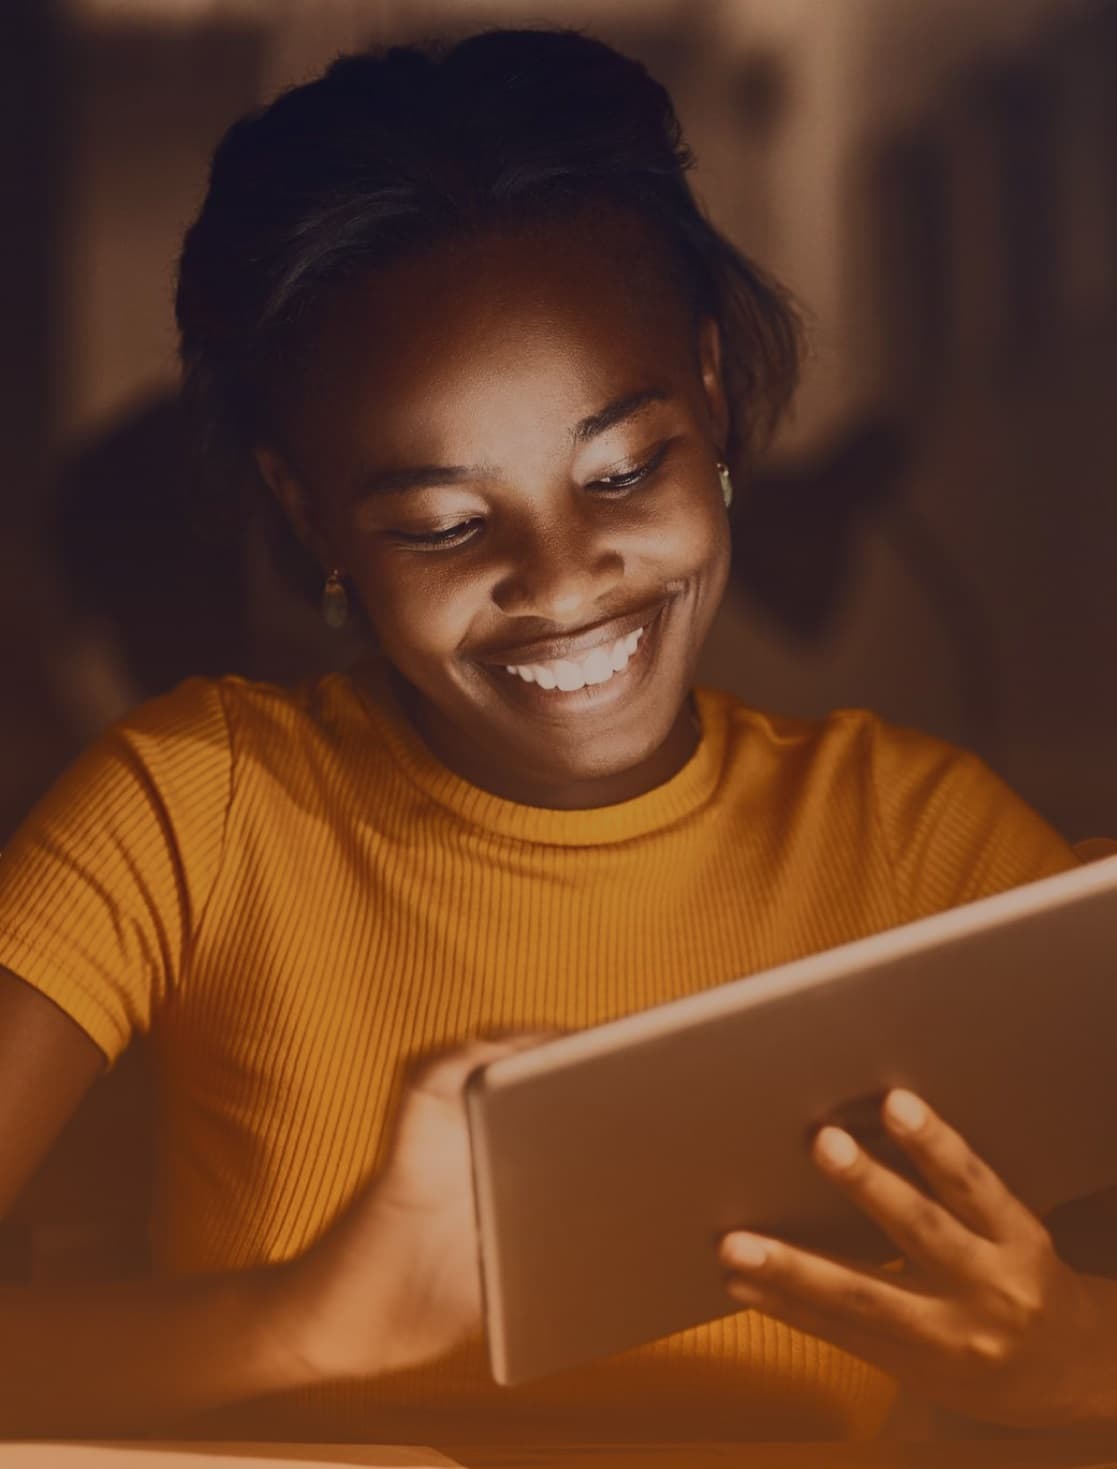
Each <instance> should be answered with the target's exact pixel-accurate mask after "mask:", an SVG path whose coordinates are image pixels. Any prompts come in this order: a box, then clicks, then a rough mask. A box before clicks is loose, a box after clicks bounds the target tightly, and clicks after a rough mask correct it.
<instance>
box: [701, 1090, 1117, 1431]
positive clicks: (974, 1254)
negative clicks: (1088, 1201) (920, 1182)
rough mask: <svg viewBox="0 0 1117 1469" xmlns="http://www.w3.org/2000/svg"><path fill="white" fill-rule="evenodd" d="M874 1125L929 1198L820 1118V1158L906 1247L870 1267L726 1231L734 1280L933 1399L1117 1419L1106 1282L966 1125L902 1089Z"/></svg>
mask: <svg viewBox="0 0 1117 1469" xmlns="http://www.w3.org/2000/svg"><path fill="white" fill-rule="evenodd" d="M882 1115H883V1118H884V1122H885V1125H886V1127H887V1129H888V1131H889V1133H890V1134H891V1136H892V1137H894V1138H895V1139H896V1141H897V1142H898V1143H899V1144H900V1145H901V1146H902V1147H903V1148H904V1150H905V1152H906V1153H907V1154H908V1155H909V1156H910V1157H911V1159H912V1160H913V1162H914V1163H915V1164H916V1166H917V1168H918V1169H919V1172H920V1174H921V1175H922V1176H923V1178H924V1179H925V1180H926V1182H927V1184H928V1185H929V1187H930V1188H931V1190H932V1191H933V1192H934V1195H935V1198H934V1199H932V1198H929V1197H928V1196H927V1195H925V1194H924V1193H922V1192H921V1191H920V1190H919V1189H917V1188H915V1187H914V1186H913V1185H912V1184H910V1183H908V1182H906V1181H905V1180H904V1179H902V1178H900V1177H899V1176H898V1175H897V1174H895V1173H893V1172H892V1171H891V1170H890V1169H888V1168H886V1167H884V1165H883V1164H881V1163H879V1162H878V1161H876V1160H875V1159H874V1158H873V1157H872V1156H871V1155H870V1154H868V1153H867V1152H865V1151H864V1150H863V1149H862V1148H860V1147H859V1146H858V1145H857V1144H856V1143H855V1141H854V1139H853V1138H852V1137H851V1136H850V1135H849V1133H847V1132H843V1131H842V1130H841V1129H839V1128H836V1127H824V1128H822V1129H821V1131H820V1132H819V1133H818V1135H817V1137H816V1138H815V1140H814V1144H813V1156H814V1160H815V1162H816V1163H817V1164H818V1166H819V1167H820V1168H821V1169H822V1170H823V1172H824V1173H826V1174H827V1176H828V1177H829V1178H830V1179H832V1180H833V1182H834V1183H836V1184H837V1186H838V1187H839V1188H841V1189H842V1190H843V1191H844V1192H845V1193H846V1194H847V1195H848V1196H849V1198H850V1199H851V1200H852V1201H853V1202H854V1203H855V1204H856V1205H857V1206H858V1207H859V1208H860V1209H862V1210H863V1211H864V1212H865V1213H866V1214H868V1215H869V1217H870V1218H871V1219H873V1220H874V1221H875V1222H876V1223H877V1224H878V1225H879V1226H880V1228H881V1229H883V1231H884V1232H885V1234H887V1235H888V1237H889V1238H890V1239H891V1240H892V1241H893V1242H894V1243H895V1244H896V1246H897V1248H898V1249H899V1251H900V1252H901V1253H902V1254H903V1256H904V1262H905V1263H904V1267H903V1269H902V1270H900V1271H896V1270H895V1269H891V1270H889V1269H875V1268H871V1267H861V1266H856V1265H850V1264H846V1263H843V1262H841V1261H838V1260H835V1259H831V1258H827V1257H824V1256H822V1255H817V1254H812V1253H810V1252H808V1251H806V1250H801V1249H797V1248H795V1247H793V1246H792V1245H789V1244H785V1243H783V1242H781V1241H779V1240H773V1239H768V1238H764V1239H761V1238H760V1237H759V1236H756V1235H750V1234H744V1233H741V1232H734V1233H732V1234H727V1235H726V1236H725V1237H724V1239H723V1240H722V1242H721V1249H720V1258H721V1263H722V1264H723V1265H724V1267H725V1268H726V1270H727V1272H728V1289H729V1294H730V1296H731V1297H732V1298H733V1300H734V1301H736V1302H737V1303H738V1304H739V1305H742V1306H748V1307H754V1308H755V1309H757V1310H759V1311H763V1312H764V1313H766V1314H767V1315H769V1316H776V1317H779V1318H781V1319H782V1320H783V1321H786V1322H787V1323H788V1325H790V1326H794V1327H797V1328H799V1329H800V1330H802V1331H806V1332H809V1333H810V1334H811V1335H812V1336H818V1337H823V1338H825V1339H826V1340H828V1341H831V1342H833V1343H834V1344H835V1345H836V1346H839V1347H843V1348H845V1349H846V1350H847V1351H850V1352H852V1353H854V1355H856V1356H858V1357H862V1358H864V1359H865V1360H866V1361H868V1362H872V1363H874V1364H875V1365H876V1366H878V1367H881V1368H883V1369H884V1370H885V1371H886V1372H889V1373H891V1374H892V1375H894V1376H895V1377H897V1378H899V1379H900V1380H901V1381H904V1382H907V1383H908V1384H909V1385H911V1386H912V1387H914V1388H917V1389H918V1390H919V1391H920V1392H921V1393H924V1394H926V1395H927V1396H929V1397H931V1398H933V1399H934V1400H935V1401H937V1402H938V1403H940V1404H941V1405H942V1406H944V1407H947V1408H951V1409H954V1410H956V1411H958V1412H961V1413H965V1414H968V1415H970V1416H972V1417H976V1418H982V1419H986V1420H989V1421H992V1422H998V1423H1002V1424H1006V1425H1011V1426H1015V1427H1025V1428H1027V1427H1034V1428H1038V1427H1057V1426H1068V1427H1069V1426H1071V1425H1085V1424H1095V1425H1096V1424H1102V1423H1110V1424H1111V1423H1117V1282H1113V1281H1109V1280H1105V1279H1101V1278H1098V1277H1094V1276H1087V1275H1080V1274H1078V1273H1077V1272H1076V1271H1074V1270H1072V1269H1071V1268H1070V1267H1069V1266H1068V1265H1066V1264H1065V1263H1064V1262H1063V1261H1062V1260H1060V1258H1059V1257H1058V1255H1057V1254H1056V1253H1055V1249H1054V1246H1053V1245H1052V1242H1051V1237H1050V1235H1049V1234H1048V1233H1047V1231H1046V1229H1045V1228H1044V1227H1043V1225H1042V1224H1041V1223H1040V1221H1039V1220H1038V1219H1037V1218H1036V1217H1035V1215H1034V1214H1032V1213H1030V1212H1029V1210H1028V1209H1026V1208H1025V1207H1024V1205H1023V1204H1022V1203H1021V1202H1020V1201H1019V1200H1018V1199H1017V1198H1015V1197H1014V1196H1013V1195H1012V1194H1011V1193H1010V1192H1009V1190H1008V1189H1007V1188H1006V1187H1005V1185H1004V1184H1003V1183H1002V1182H1001V1180H1000V1179H999V1178H998V1177H997V1176H996V1175H995V1174H994V1173H993V1172H992V1170H991V1169H990V1168H988V1167H987V1166H986V1165H985V1164H984V1163H983V1162H982V1161H981V1160H980V1159H979V1158H978V1157H976V1155H975V1154H974V1153H973V1152H972V1151H971V1150H970V1148H969V1147H967V1145H966V1143H965V1142H964V1141H963V1140H962V1138H961V1137H959V1135H958V1134H957V1133H956V1132H955V1131H954V1130H953V1129H952V1128H950V1127H948V1126H947V1125H946V1123H944V1122H943V1121H942V1119H941V1118H939V1117H937V1116H936V1115H935V1114H934V1113H933V1112H932V1111H931V1109H930V1108H929V1107H928V1106H927V1105H926V1104H925V1103H924V1102H922V1101H921V1100H920V1099H919V1098H917V1097H915V1096H913V1095H912V1093H910V1092H904V1091H894V1092H891V1093H889V1095H888V1097H886V1099H885V1102H884V1106H883V1109H882Z"/></svg>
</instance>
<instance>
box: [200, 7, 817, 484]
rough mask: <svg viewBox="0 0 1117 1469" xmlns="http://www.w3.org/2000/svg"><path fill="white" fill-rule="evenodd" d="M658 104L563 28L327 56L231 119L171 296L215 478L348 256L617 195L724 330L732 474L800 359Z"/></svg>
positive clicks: (376, 256) (621, 60)
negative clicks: (302, 81)
mask: <svg viewBox="0 0 1117 1469" xmlns="http://www.w3.org/2000/svg"><path fill="white" fill-rule="evenodd" d="M692 162H693V159H692V157H691V154H690V152H689V150H688V149H687V147H686V145H685V144H684V142H683V140H682V134H681V129H680V127H679V122H678V119H677V118H676V116H675V111H674V108H673V107H672V104H671V99H670V97H669V96H668V94H667V92H666V91H665V90H664V88H663V87H662V86H660V85H659V83H658V82H656V81H654V80H653V79H652V78H651V77H650V76H649V75H648V74H647V72H646V71H645V70H644V68H643V67H642V66H641V65H640V64H639V63H638V62H636V61H633V60H631V59H629V58H628V57H625V56H622V55H620V54H619V53H618V52H616V51H614V50H613V49H612V48H611V47H609V46H607V45H605V44H604V43H603V42H600V41H596V40H593V39H590V38H589V37H587V36H585V35H582V34H580V33H579V32H576V31H569V30H560V31H548V30H493V31H486V32H483V33H481V34H479V35H475V36H471V37H469V38H468V39H466V40H464V41H461V42H459V43H458V44H456V45H453V46H441V45H436V44H428V45H424V46H422V47H418V46H407V47H392V48H390V49H387V50H383V51H369V52H364V53H359V54H355V55H350V56H344V57H342V58H340V59H339V60H337V61H335V62H334V63H333V65H332V66H331V67H330V68H329V70H328V71H327V72H326V73H325V74H324V75H323V76H322V77H321V78H320V79H319V80H317V81H314V82H311V83H308V84H307V85H304V86H299V87H295V88H293V89H292V90H290V91H288V92H286V93H284V94H282V95H281V96H280V97H279V98H278V99H277V100H276V101H275V102H273V103H272V104H271V106H269V107H267V108H265V109H262V110H261V111H258V112H256V113H253V114H250V115H249V116H247V117H245V118H243V119H241V120H240V121H239V122H237V123H235V124H234V125H233V126H232V127H231V128H230V129H229V131H228V132H227V133H226V135H225V137H224V139H223V140H222V142H221V144H220V146H219V147H218V149H217V152H216V154H215V156H214V160H213V166H212V169H211V173H210V181H209V190H208V192H207V195H206V198H205V202H204V204H203V206H202V210H201V213H200V214H199V216H198V219H197V220H196V222H195V223H194V224H193V226H192V227H191V228H190V230H189V231H188V233H187V235H186V240H185V244H184V248H183V253H182V259H181V263H180V271H179V283H178V293H177V299H176V312H177V318H178V325H179V331H180V334H181V354H182V363H183V394H184V400H185V403H186V407H187V409H188V411H189V413H190V415H191V417H192V419H193V422H194V424H195V427H196V432H197V436H198V445H199V449H200V451H201V454H202V460H203V467H204V468H205V470H206V471H207V478H208V479H209V480H210V481H211V483H212V482H214V479H215V478H216V480H217V481H223V482H224V483H225V484H226V485H227V484H228V483H229V482H230V480H232V482H233V483H234V484H244V483H246V482H247V476H248V475H249V474H251V475H252V478H253V480H255V473H254V470H253V469H252V467H251V449H252V447H253V445H254V444H257V443H260V442H262V441H266V440H267V439H268V438H269V437H276V435H275V433H274V428H273V425H275V423H276V419H275V411H276V391H277V387H278V384H279V383H280V382H281V381H283V380H285V379H286V380H288V381H289V380H290V378H291V376H292V373H293V372H294V370H295V369H296V367H297V363H298V361H299V354H300V351H301V349H302V348H303V346H304V345H305V343H306V340H307V337H308V334H309V333H310V332H311V331H312V330H313V327H314V324H315V322H316V320H317V307H318V306H319V305H320V303H321V301H322V298H323V295H324V294H325V293H328V292H329V291H330V290H332V289H334V288H336V286H337V285H338V284H339V283H341V282H342V281H344V280H346V279H348V278H350V277H351V276H352V275H353V274H354V273H356V272H357V271H360V270H363V269H367V268H368V267H369V266H372V265H375V264H377V263H386V262H388V261H390V260H392V259H395V258H399V257H400V256H401V255H404V254H407V253H408V252H410V251H413V250H416V249H420V248H424V247H426V246H428V245H430V244H432V243H435V242H437V241H438V240H441V239H446V238H450V237H452V236H453V235H454V234H460V233H461V232H463V231H465V230H468V229H476V228H483V227H485V226H487V225H492V224H499V223H502V222H506V221H518V220H528V219H533V218H537V217H539V216H541V215H543V216H545V215H546V214H547V213H549V212H553V211H555V210H568V209H570V208H571V207H576V206H577V205H579V204H583V203H585V202H587V201H588V200H591V199H597V200H601V199H605V200H607V201H609V202H611V203H613V204H615V205H618V206H620V207H622V208H625V209H628V210H631V211H635V212H636V213H638V214H639V215H640V216H641V217H642V218H643V219H644V220H646V221H647V222H648V223H649V224H650V225H651V226H652V228H653V230H654V232H655V234H656V236H657V238H658V240H659V241H660V242H661V244H662V245H664V246H665V247H666V249H667V253H668V259H669V261H670V263H671V265H672V267H673V269H672V273H673V274H674V275H675V276H676V278H677V279H678V281H679V282H680V284H681V286H682V289H683V291H684V292H685V295H686V297H687V299H688V301H689V304H690V308H691V310H692V312H693V313H694V315H695V316H696V317H699V316H703V315H711V316H713V317H715V318H716V319H717V320H718V321H719V322H720V324H721V329H722V336H723V358H724V371H725V378H726V387H727V391H728V394H729V397H730V403H731V414H732V424H731V432H730V440H729V443H728V444H727V446H726V452H727V457H729V459H730V463H731V465H732V466H734V467H737V468H743V466H744V463H745V462H747V460H748V458H749V457H750V455H751V453H752V451H753V450H754V449H755V448H756V447H757V446H758V445H759V444H760V443H761V442H762V441H763V440H764V439H765V437H766V436H767V435H768V434H769V433H770V431H771V429H772V428H773V427H774V425H775V423H776V421H777V420H778V418H779V416H780V414H781V412H782V411H783V409H784V407H785V406H786V404H787V401H788V399H789V398H790V396H791V393H792V391H793V389H794V386H795V382H796V377H797V373H798V364H799V341H800V339H799V330H798V321H797V317H796V314H795V312H794V310H793V309H792V307H791V306H790V304H789V301H788V299H787V297H786V296H785V294H784V293H783V292H782V291H781V290H780V289H779V288H778V287H777V286H776V285H775V284H774V283H773V282H772V281H770V280H769V279H767V278H766V277H765V276H764V275H763V273H762V272H761V271H759V270H758V269H757V268H756V267H755V266H754V265H752V264H751V263H750V262H749V261H747V260H746V259H745V258H744V257H743V256H742V255H741V254H740V253H739V252H738V251H737V250H736V249H734V247H733V246H732V245H731V244H730V243H729V241H728V240H726V239H725V238H724V236H723V235H721V234H720V233H719V232H718V231H717V230H716V229H715V228H714V227H713V226H712V225H711V224H710V222H709V221H708V220H707V219H706V217H705V215H704V214H703V212H702V210H701V208H700V207H699V205H698V204H697V203H696V201H695V199H694V196H693V194H692V193H691V190H690V187H689V185H688V182H687V178H686V174H687V171H688V170H689V168H690V167H691V165H692Z"/></svg>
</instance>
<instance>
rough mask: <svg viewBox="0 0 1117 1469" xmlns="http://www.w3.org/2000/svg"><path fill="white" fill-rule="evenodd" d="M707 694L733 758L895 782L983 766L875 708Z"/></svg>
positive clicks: (829, 777) (832, 776) (854, 779)
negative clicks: (786, 706) (765, 703)
mask: <svg viewBox="0 0 1117 1469" xmlns="http://www.w3.org/2000/svg"><path fill="white" fill-rule="evenodd" d="M703 697H704V698H705V699H706V700H710V701H713V702H714V704H715V705H716V706H717V707H719V708H720V710H721V712H722V714H723V717H724V718H725V721H726V724H727V726H728V731H729V752H730V756H731V758H733V757H738V758H741V759H747V760H749V761H750V762H753V763H754V764H755V762H756V761H758V760H765V761H767V762H771V763H772V764H774V765H778V766H781V767H784V768H785V769H787V770H789V771H792V770H793V771H795V772H796V773H797V774H798V775H800V776H807V775H811V776H813V777H815V778H817V779H819V780H822V781H824V782H830V781H834V780H838V781H843V782H851V783H854V784H863V783H864V782H866V781H869V780H872V781H883V782H885V783H886V784H890V783H893V782H895V781H897V780H908V779H912V778H915V777H916V776H926V775H928V774H933V773H935V772H944V771H946V770H947V769H948V768H960V767H969V768H972V769H976V768H978V767H980V766H981V762H980V761H979V760H977V757H976V756H973V755H971V754H969V752H967V751H965V750H962V749H960V748H958V747H957V746H954V745H951V744H949V743H948V742H947V741H945V740H941V739H938V738H937V737H935V736H934V735H929V734H926V733H924V732H923V731H921V730H916V729H909V728H905V727H904V726H902V725H895V724H890V723H889V722H888V721H887V720H885V719H882V718H881V717H880V715H878V714H875V713H873V712H872V711H871V710H869V709H852V708H851V709H834V710H831V711H830V712H829V713H827V714H825V715H822V716H820V717H816V718H807V717H802V716H796V715H790V714H783V713H778V712H774V711H772V710H766V709H758V708H755V707H754V706H752V705H749V704H746V703H744V702H742V701H741V700H740V699H738V698H736V697H734V696H733V695H731V694H725V693H721V692H717V691H709V690H707V691H704V692H703Z"/></svg>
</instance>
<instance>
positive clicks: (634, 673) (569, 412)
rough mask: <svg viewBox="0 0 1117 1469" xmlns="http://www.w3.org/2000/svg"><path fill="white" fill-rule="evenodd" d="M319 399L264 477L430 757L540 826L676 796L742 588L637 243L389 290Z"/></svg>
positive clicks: (700, 433)
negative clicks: (371, 644) (357, 615)
mask: <svg viewBox="0 0 1117 1469" xmlns="http://www.w3.org/2000/svg"><path fill="white" fill-rule="evenodd" d="M308 384H309V387H308V390H307V392H306V393H305V395H304V401H303V403H302V405H301V408H300V411H299V413H298V414H297V415H296V419H295V421H294V423H293V424H292V426H291V429H290V433H289V439H288V444H287V452H286V453H285V454H282V455H280V454H278V453H275V452H271V451H267V450H262V451H261V452H260V454H259V456H258V457H259V460H260V463H261V467H262V469H263V470H264V473H265V475H266V477H267V478H268V480H269V481H270V483H271V484H272V486H273V488H275V489H276V491H277V492H278V493H279V494H280V496H281V498H282V499H283V500H284V502H285V504H286V506H287V509H288V511H289V513H290V514H291V515H292V517H293V519H294V520H295V522H296V524H297V525H298V526H300V528H301V529H302V531H303V533H304V535H306V536H307V538H308V539H309V540H310V542H311V544H312V548H313V549H314V550H315V551H316V553H317V554H318V556H319V557H320V559H321V560H322V562H323V564H324V565H326V566H336V567H339V568H341V569H342V570H343V571H344V573H345V574H346V575H347V577H348V578H349V581H350V584H351V587H352V588H353V590H354V591H355V593H356V595H357V596H358V597H359V598H360V601H361V602H362V604H363V606H364V608H365V609H366V611H367V614H368V617H369V619H370V622H371V624H372V626H373V629H374V630H375V633H376V637H377V640H378V642H379V644H380V649H381V651H382V652H383V654H384V655H385V656H386V657H387V658H388V660H389V661H390V662H391V663H392V664H393V665H394V667H395V669H396V671H397V672H398V674H400V675H401V676H402V678H403V680H404V681H405V684H406V686H407V690H408V698H407V702H408V704H409V708H410V712H411V715H412V718H413V719H414V720H415V722H416V724H417V725H418V727H419V729H420V731H421V732H422V734H423V736H424V738H425V739H426V741H427V742H428V744H429V745H430V746H431V747H432V749H433V750H434V751H435V753H436V754H437V755H438V756H439V757H440V758H441V759H442V760H443V761H444V762H445V763H446V764H448V765H449V766H450V767H451V768H452V769H454V770H456V771H458V773H460V774H462V775H464V776H465V777H466V778H467V779H469V780H471V781H473V782H474V783H475V784H478V785H480V786H482V787H484V788H485V789H488V790H490V791H492V792H494V793H496V794H497V795H501V796H504V797H506V798H507V799H511V800H517V801H521V802H526V803H528V804H531V805H540V806H551V807H588V806H598V805H610V804H613V803H615V802H617V801H621V800H625V799H628V798H630V797H631V796H634V795H637V794H639V793H641V792H643V791H645V790H648V789H651V788H652V787H654V786H655V785H658V784H660V783H661V782H662V781H663V780H665V779H667V778H668V777H669V776H670V775H672V774H673V773H674V772H675V770H677V769H678V768H679V767H680V766H681V765H682V764H683V763H684V762H685V760H686V759H687V758H688V756H689V754H690V753H691V751H692V749H693V746H694V740H695V733H694V727H693V722H692V720H691V717H690V714H689V710H688V707H687V695H688V691H689V688H690V684H691V680H692V676H693V673H694V667H695V662H696V659H697V657H698V653H699V650H700V648H701V646H702V643H703V641H704V639H705V637H706V634H707V632H708V630H709V627H710V624H711V621H712V620H713V617H714V613H715V611H716V609H717V606H718V603H719V601H720V600H721V596H722V592H723V590H724V587H725V580H726V575H727V571H728V559H729V535H728V528H727V524H726V516H725V510H724V506H723V504H722V499H721V494H720V488H719V483H718V476H717V472H716V468H715V464H716V461H717V459H718V458H719V457H720V448H719V446H720V445H721V444H722V443H723V442H724V435H725V407H724V401H723V398H722V393H721V384H720V374H719V367H718V341H717V332H716V329H715V328H714V327H713V324H712V323H710V324H707V325H706V326H705V327H704V328H703V329H702V330H701V331H700V333H699V339H698V341H697V342H696V340H695V332H694V329H693V325H692V323H691V321H690V319H689V317H688V314H687V312H686V310H685V308H684V306H683V304H682V302H681V301H680V300H679V298H678V294H677V292H676V290H675V289H674V288H673V287H672V286H671V285H670V284H669V278H668V276H667V273H666V271H665V270H664V269H663V268H662V266H661V265H660V264H659V262H658V259H657V257H656V252H655V251H654V250H653V249H652V248H651V246H650V244H649V241H648V240H647V239H646V237H645V232H644V227H643V226H641V225H640V224H638V223H637V222H636V221H634V220H631V219H628V218H625V217H621V216H618V215H615V214H604V215H603V214H602V213H599V212H595V213H590V212H588V211H587V212H586V213H585V214H584V215H582V216H581V217H579V218H577V219H573V220H570V221H569V222H567V223H566V224H561V225H559V224H554V223H551V224H549V225H548V226H547V227H546V228H545V229H543V228H537V229H535V230H531V231H529V230H526V229H525V230H522V231H519V232H516V233H512V234H507V233H506V234H486V235H484V236H481V237H475V238H472V239H470V240H468V241H465V242H456V243H454V244H452V245H441V246H439V247H437V248H436V249H434V250H432V251H431V252H430V253H428V254H426V255H423V256H421V257H419V258H417V259H414V260H411V261H406V262H404V263H401V264H399V265H396V266H393V267H391V268H390V269H388V270H379V271H375V272H372V273H370V274H369V276H368V277H367V278H364V279H362V280H360V281H359V282H357V283H355V284H353V285H351V286H348V287H346V289H345V290H344V292H342V293H341V294H340V295H339V296H338V297H337V298H335V300H334V302H333V305H332V307H331V309H330V310H329V312H328V314H327V318H326V320H325V322H324V324H323V327H322V329H321V332H320V334H319V336H318V337H317V338H316V343H315V350H314V352H313V354H312V365H311V370H310V372H309V374H308Z"/></svg>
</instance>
